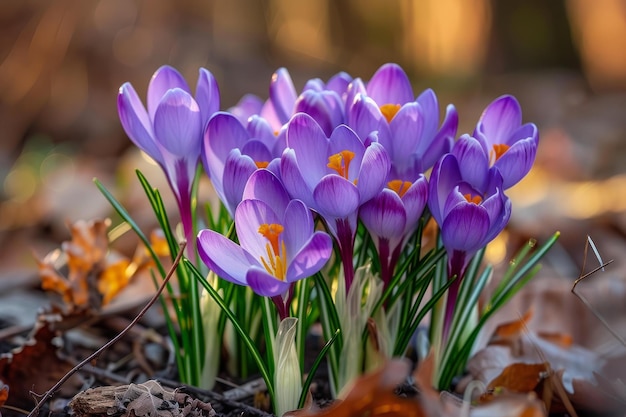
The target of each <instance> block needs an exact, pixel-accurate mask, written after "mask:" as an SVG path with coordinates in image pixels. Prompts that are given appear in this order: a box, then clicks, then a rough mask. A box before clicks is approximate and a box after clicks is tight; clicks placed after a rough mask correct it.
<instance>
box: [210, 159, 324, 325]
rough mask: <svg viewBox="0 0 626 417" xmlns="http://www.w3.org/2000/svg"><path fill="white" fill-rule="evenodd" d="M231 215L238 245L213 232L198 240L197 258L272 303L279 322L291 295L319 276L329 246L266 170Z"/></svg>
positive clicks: (302, 209)
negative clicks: (294, 288)
mask: <svg viewBox="0 0 626 417" xmlns="http://www.w3.org/2000/svg"><path fill="white" fill-rule="evenodd" d="M248 183H249V185H248V186H247V188H246V190H245V191H244V194H245V195H246V196H254V197H255V198H249V199H248V198H247V199H244V200H243V201H242V202H241V203H240V204H239V205H238V206H237V209H236V211H235V227H236V230H237V237H238V239H239V242H240V245H237V244H236V243H234V242H233V241H231V240H230V239H228V238H226V237H225V236H223V235H221V234H219V233H217V232H215V231H213V230H202V231H200V233H199V234H198V252H199V254H200V258H201V259H202V260H203V262H204V263H205V264H206V265H207V266H208V267H209V269H211V270H212V271H213V272H215V273H216V274H217V275H218V276H219V277H221V278H223V279H226V280H228V281H230V282H233V283H235V284H239V285H247V286H250V288H252V290H253V291H254V292H256V293H257V294H259V295H262V296H266V297H272V299H273V301H274V303H275V304H276V306H277V308H278V312H279V314H280V316H281V319H282V318H285V317H287V315H288V308H289V305H288V302H289V296H288V293H289V290H290V288H291V285H292V284H293V283H294V282H295V281H297V280H300V279H303V278H307V277H309V276H311V275H313V274H315V273H317V272H318V271H319V270H320V269H321V268H322V267H323V266H324V264H326V262H327V261H328V259H329V258H330V255H331V252H332V240H331V238H330V236H328V235H327V234H326V233H324V232H320V231H317V232H316V231H315V230H314V223H313V216H312V214H311V211H310V210H309V209H308V207H306V205H305V204H304V203H303V202H302V201H300V200H290V199H289V196H288V195H287V192H286V191H285V190H284V188H283V186H282V184H281V182H280V180H279V179H278V178H277V177H276V176H275V175H274V174H272V173H271V172H270V171H268V170H265V169H263V170H259V171H256V172H255V173H254V174H253V175H252V176H251V177H250V180H249V182H248Z"/></svg>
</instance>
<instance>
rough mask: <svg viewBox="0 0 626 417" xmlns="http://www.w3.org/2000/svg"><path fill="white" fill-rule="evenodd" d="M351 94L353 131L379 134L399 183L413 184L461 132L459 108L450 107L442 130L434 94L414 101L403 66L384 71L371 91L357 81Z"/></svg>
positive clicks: (371, 84) (387, 66) (349, 116)
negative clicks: (458, 132) (457, 132)
mask: <svg viewBox="0 0 626 417" xmlns="http://www.w3.org/2000/svg"><path fill="white" fill-rule="evenodd" d="M350 94H351V96H352V101H350V102H349V104H348V107H347V108H348V110H347V116H346V117H347V123H348V125H349V126H350V127H352V128H353V129H354V130H355V131H356V133H357V134H358V135H359V136H360V137H362V138H365V137H367V136H368V135H370V134H371V133H372V132H377V138H378V139H377V140H378V142H380V143H381V144H382V145H383V146H384V147H385V149H387V151H388V152H389V156H390V158H391V160H392V168H391V174H390V175H391V176H392V178H393V179H402V180H408V181H411V182H413V181H414V180H415V179H417V177H418V176H419V175H420V174H421V173H423V172H425V171H426V170H427V169H429V168H430V167H432V166H433V164H434V163H435V161H437V160H438V159H439V158H440V157H441V156H442V155H443V154H445V153H447V152H449V151H450V148H451V147H452V144H453V142H454V138H455V136H456V130H457V126H458V114H457V112H456V109H455V107H454V106H453V105H451V104H450V105H448V107H447V109H446V115H445V118H444V120H443V123H442V125H441V127H440V126H439V104H438V101H437V96H436V95H435V93H434V92H433V90H431V89H427V90H425V91H424V92H422V93H421V94H420V95H419V97H417V99H414V98H413V97H414V96H413V90H412V87H411V84H410V82H409V79H408V77H407V75H406V73H405V72H404V70H402V68H401V67H399V66H398V65H396V64H385V65H383V66H382V67H381V68H380V69H379V70H378V71H377V72H376V74H374V76H373V77H372V79H371V80H370V82H369V83H368V84H367V87H364V86H363V84H362V83H361V82H360V80H358V79H357V80H355V81H354V82H353V84H352V85H351V88H350Z"/></svg>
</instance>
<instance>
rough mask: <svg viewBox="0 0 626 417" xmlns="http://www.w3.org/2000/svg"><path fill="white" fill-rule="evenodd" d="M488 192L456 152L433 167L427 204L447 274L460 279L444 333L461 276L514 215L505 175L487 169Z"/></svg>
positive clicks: (452, 296)
mask: <svg viewBox="0 0 626 417" xmlns="http://www.w3.org/2000/svg"><path fill="white" fill-rule="evenodd" d="M485 190H486V191H485V192H483V191H480V190H478V189H476V188H475V187H473V186H472V185H471V184H470V183H468V182H467V181H466V180H465V179H464V178H463V176H462V173H461V169H460V167H459V161H458V160H457V159H456V156H454V155H453V154H446V155H444V156H443V157H442V158H441V159H440V160H439V161H438V162H437V163H436V164H435V166H434V167H433V171H432V174H431V178H430V195H429V200H428V206H429V208H430V211H431V213H432V215H433V217H434V218H435V220H436V221H437V223H438V224H439V228H440V229H441V240H442V241H443V244H444V246H445V248H446V252H447V255H448V276H449V277H450V278H452V277H454V276H456V277H457V279H456V281H454V282H453V283H452V285H451V286H450V288H449V289H448V297H447V302H446V311H445V315H444V320H443V337H444V339H445V338H446V337H447V335H448V331H449V328H450V325H451V323H452V317H453V315H454V309H455V304H456V300H457V296H458V293H459V287H460V285H461V280H462V279H463V277H464V275H465V270H466V269H467V266H468V264H469V262H470V260H471V259H472V257H473V256H474V255H475V254H476V252H477V251H478V250H479V249H480V248H483V247H485V246H486V245H487V244H488V243H489V242H490V241H491V240H493V239H494V238H495V237H496V236H497V235H498V234H499V233H500V232H501V231H502V229H504V227H505V226H506V224H507V223H508V222H509V219H510V217H511V201H510V200H509V198H508V197H507V196H506V195H505V194H504V192H503V191H502V176H501V175H500V172H499V171H497V170H491V171H489V172H488V178H487V180H486V185H485Z"/></svg>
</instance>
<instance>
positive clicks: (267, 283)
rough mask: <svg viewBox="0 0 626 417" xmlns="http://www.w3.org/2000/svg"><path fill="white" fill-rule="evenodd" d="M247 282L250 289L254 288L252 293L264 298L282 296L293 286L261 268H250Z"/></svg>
mask: <svg viewBox="0 0 626 417" xmlns="http://www.w3.org/2000/svg"><path fill="white" fill-rule="evenodd" d="M246 281H247V282H248V285H249V286H250V288H252V291H254V292H255V293H257V294H259V295H261V296H263V297H275V296H277V295H282V294H284V293H286V292H287V290H289V286H290V285H291V284H290V283H289V282H287V281H281V280H279V279H277V278H275V277H274V276H272V275H271V274H269V273H268V272H267V271H266V270H265V269H262V268H260V267H257V268H250V270H249V271H248V274H247V275H246Z"/></svg>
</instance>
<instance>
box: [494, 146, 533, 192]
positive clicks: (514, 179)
mask: <svg viewBox="0 0 626 417" xmlns="http://www.w3.org/2000/svg"><path fill="white" fill-rule="evenodd" d="M536 155H537V144H536V142H535V141H534V139H533V138H528V139H523V140H520V141H518V142H516V143H515V144H514V145H513V146H511V147H510V148H509V149H508V150H507V151H506V152H505V153H504V154H503V155H502V157H500V159H498V160H497V161H496V163H495V164H494V167H496V168H497V169H498V171H500V173H501V174H502V180H503V185H502V186H503V188H504V189H505V190H506V189H508V188H510V187H512V186H514V185H515V184H517V183H518V182H519V181H520V180H521V179H522V178H524V177H525V176H526V174H528V172H529V171H530V169H531V168H532V166H533V163H534V162H535V156H536Z"/></svg>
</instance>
